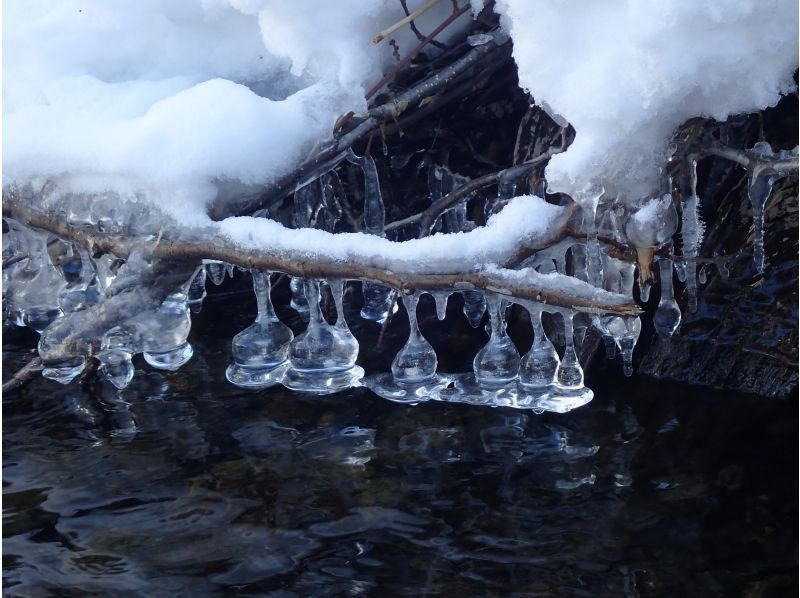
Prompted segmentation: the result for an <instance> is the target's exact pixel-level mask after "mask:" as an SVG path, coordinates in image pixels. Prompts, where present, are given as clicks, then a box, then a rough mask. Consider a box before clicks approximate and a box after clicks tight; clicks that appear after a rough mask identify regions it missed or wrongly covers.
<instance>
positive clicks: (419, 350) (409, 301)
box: [392, 291, 438, 384]
mask: <svg viewBox="0 0 800 598" xmlns="http://www.w3.org/2000/svg"><path fill="white" fill-rule="evenodd" d="M419 296H420V293H419V292H418V291H414V292H413V293H410V294H406V295H403V296H402V299H403V304H404V305H405V308H406V313H407V314H408V325H409V334H408V340H407V341H406V344H405V345H404V346H403V348H402V349H400V351H399V352H398V353H397V355H396V356H395V358H394V360H393V361H392V376H393V377H394V379H395V380H396V381H397V382H399V383H401V384H421V383H425V382H429V381H431V380H433V379H434V377H435V376H436V366H437V364H438V361H437V359H436V352H435V351H434V350H433V347H432V346H431V345H430V343H429V342H428V341H427V340H426V339H425V337H424V336H422V333H421V332H420V330H419V325H418V324H417V304H418V303H419Z"/></svg>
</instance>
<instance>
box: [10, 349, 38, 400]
mask: <svg viewBox="0 0 800 598" xmlns="http://www.w3.org/2000/svg"><path fill="white" fill-rule="evenodd" d="M42 369H43V366H42V360H41V359H39V358H38V357H34V358H33V359H31V360H30V361H29V362H28V363H27V364H26V365H25V366H24V367H23V368H21V369H20V370H19V371H18V372H17V373H15V374H14V375H13V376H11V378H10V379H9V380H8V382H5V383H3V394H6V393H9V392H14V391H15V390H19V389H20V388H22V387H23V386H25V385H26V384H27V383H28V382H30V381H31V380H33V379H34V378H35V377H36V376H38V375H39V372H41V371H42Z"/></svg>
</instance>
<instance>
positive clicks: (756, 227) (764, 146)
mask: <svg viewBox="0 0 800 598" xmlns="http://www.w3.org/2000/svg"><path fill="white" fill-rule="evenodd" d="M750 153H751V154H753V155H755V156H756V157H757V158H767V157H771V156H772V155H773V153H772V148H771V147H770V146H769V144H768V143H766V142H764V141H761V142H759V143H757V144H756V145H755V146H754V147H753V148H752V149H751V150H750ZM777 178H778V177H777V176H776V173H775V171H774V170H771V169H770V168H769V167H765V166H756V167H755V168H753V169H752V170H751V171H750V173H749V175H748V178H747V197H748V198H749V199H750V205H751V206H752V208H753V263H754V264H755V266H756V270H758V272H759V273H763V272H764V208H765V207H766V205H767V201H768V200H769V196H770V194H771V193H772V186H773V184H774V183H775V181H776V180H777Z"/></svg>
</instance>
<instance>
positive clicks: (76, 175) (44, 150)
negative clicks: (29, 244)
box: [3, 0, 469, 225]
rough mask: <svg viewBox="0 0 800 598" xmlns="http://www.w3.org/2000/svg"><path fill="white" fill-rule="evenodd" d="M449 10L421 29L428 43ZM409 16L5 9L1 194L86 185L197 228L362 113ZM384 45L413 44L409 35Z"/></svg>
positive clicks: (245, 1) (74, 0)
mask: <svg viewBox="0 0 800 598" xmlns="http://www.w3.org/2000/svg"><path fill="white" fill-rule="evenodd" d="M409 4H410V5H411V6H412V9H413V8H414V2H410V3H409ZM450 10H451V6H450V3H449V2H440V3H439V4H438V5H437V6H436V7H434V8H433V9H432V10H430V11H428V12H427V13H425V14H424V15H422V16H421V17H420V18H419V19H418V20H417V21H416V22H417V24H418V26H419V27H420V28H421V30H422V31H428V30H430V29H432V28H433V26H435V24H438V23H439V22H440V21H441V20H443V19H444V17H445V16H446V15H447V14H449V12H450ZM403 16H404V13H403V11H402V8H401V6H400V3H399V2H396V1H395V0H348V1H342V0H339V1H337V2H311V1H309V0H297V1H295V2H282V1H275V0H194V1H192V0H181V1H178V0H174V1H164V0H137V1H136V2H116V3H109V2H105V1H103V0H60V1H59V2H56V3H53V2H46V1H44V0H26V1H25V2H8V3H6V4H5V5H4V7H3V23H4V26H3V35H4V47H3V49H4V57H3V67H4V70H5V73H4V86H3V124H4V127H3V177H4V184H24V183H26V182H31V181H33V180H35V179H38V180H39V181H41V180H43V179H50V180H56V182H57V183H58V184H59V185H62V186H69V187H70V188H71V189H72V190H73V191H74V190H76V189H75V188H76V186H77V185H79V184H80V183H81V182H85V181H91V187H90V188H89V187H87V192H88V191H91V192H98V190H99V189H104V190H106V191H116V192H118V193H119V194H120V195H121V196H123V197H128V196H131V195H132V194H133V193H134V192H138V195H140V196H141V197H144V198H145V199H146V200H149V201H150V202H151V203H152V204H153V205H156V206H158V207H159V208H161V209H163V210H165V211H167V212H168V213H169V214H170V215H172V216H173V217H175V218H176V219H177V220H178V221H179V222H182V223H184V224H188V225H198V224H202V223H203V222H205V221H207V218H206V216H205V208H206V206H207V205H208V203H209V202H211V201H212V200H214V199H215V197H216V196H217V194H218V193H219V192H220V189H221V188H223V187H226V188H231V190H232V191H231V192H237V191H238V192H244V190H243V189H242V188H243V187H244V188H245V189H246V188H247V186H252V185H256V184H264V183H267V182H269V180H270V179H273V178H274V177H277V176H280V175H281V174H283V173H285V172H287V171H288V170H290V169H291V168H292V167H293V166H294V165H296V164H297V162H298V161H300V160H302V159H304V158H305V157H306V156H307V154H308V152H309V151H310V149H311V148H312V146H313V145H314V144H316V143H319V142H320V141H321V140H324V139H325V138H326V137H328V136H329V135H330V132H331V130H332V127H333V124H334V122H335V121H336V119H337V118H338V117H339V116H341V115H342V114H344V113H345V112H347V111H349V110H356V111H359V110H364V109H365V108H366V103H365V101H364V90H365V88H367V87H369V86H371V85H372V84H373V83H374V82H375V81H377V80H378V79H380V77H381V74H382V72H384V70H385V69H386V68H388V66H389V65H391V64H392V61H393V60H394V59H393V57H392V52H391V47H390V46H389V44H388V42H384V43H382V44H379V45H373V44H372V43H371V40H372V38H373V36H374V35H375V34H377V33H378V32H380V31H381V30H382V29H384V28H385V27H387V26H388V25H390V24H392V23H394V22H395V21H397V20H399V19H401V18H402V17H403ZM468 22H469V16H464V17H462V18H461V19H460V20H459V23H457V24H456V25H455V26H454V27H453V28H448V31H447V35H445V36H444V37H445V39H446V38H447V36H448V35H456V34H458V33H459V32H460V31H463V28H464V27H465V26H466V24H467V23H468ZM392 38H394V39H396V41H397V43H398V45H399V47H400V51H401V52H404V51H405V52H407V51H408V50H410V49H411V47H413V46H414V45H416V44H417V43H418V40H417V39H416V37H415V36H414V35H413V33H411V31H410V30H409V29H408V28H407V27H406V28H404V29H403V30H401V31H399V32H397V34H396V35H392Z"/></svg>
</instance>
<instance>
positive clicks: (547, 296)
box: [3, 193, 641, 315]
mask: <svg viewBox="0 0 800 598" xmlns="http://www.w3.org/2000/svg"><path fill="white" fill-rule="evenodd" d="M3 215H4V216H6V217H11V218H15V219H16V220H18V221H20V222H22V223H24V224H26V225H28V226H32V227H34V228H38V229H42V230H46V231H49V232H51V233H53V234H54V235H56V236H58V237H60V238H62V239H65V240H69V241H73V242H76V243H79V244H81V245H83V246H85V247H86V248H87V249H89V250H90V251H91V252H92V253H98V252H99V253H113V254H114V255H116V256H117V257H120V258H127V257H128V256H130V254H131V252H132V251H134V250H135V249H137V248H138V249H140V250H143V251H144V253H145V255H147V256H148V258H149V259H150V260H151V261H155V260H165V261H169V262H172V263H173V264H176V263H184V264H187V265H189V264H191V265H194V264H197V263H200V262H201V260H203V259H213V260H220V261H223V262H227V263H230V264H234V265H237V266H240V267H242V268H247V269H254V270H262V271H266V270H269V271H277V272H285V273H286V274H290V275H292V276H301V277H304V278H316V279H323V278H327V279H346V280H367V281H372V282H377V283H380V284H384V285H386V286H389V287H392V288H395V289H398V290H401V291H403V290H412V289H413V290H421V291H427V290H450V291H461V290H470V289H475V290H486V291H493V292H496V293H500V294H504V295H508V296H510V297H517V298H520V299H528V300H532V301H539V302H541V303H546V304H550V305H553V306H557V307H564V308H573V309H576V310H578V311H585V312H592V313H600V312H613V313H620V314H629V315H633V314H638V313H640V311H641V310H640V309H639V308H638V307H637V306H636V305H635V304H633V302H632V299H631V298H630V297H625V296H623V295H612V294H610V293H605V294H603V292H602V291H600V292H599V293H600V294H599V295H598V294H597V293H595V291H598V289H595V288H594V287H592V286H590V285H588V284H586V283H583V284H586V288H585V289H582V293H579V294H577V295H576V294H574V293H573V294H570V292H564V291H563V290H562V288H561V286H560V283H566V282H568V281H570V280H572V279H570V278H569V277H566V276H564V277H563V279H564V280H556V279H541V280H538V282H535V283H534V282H532V283H526V282H524V281H521V280H517V279H515V280H513V281H511V282H509V280H508V276H507V273H508V272H511V271H510V270H489V269H484V270H476V266H475V264H465V271H464V272H448V273H442V274H418V273H415V272H413V271H404V270H403V269H402V268H395V269H394V270H390V269H386V268H381V267H378V266H373V265H366V264H357V263H351V262H344V261H336V260H334V259H327V258H319V259H314V260H310V259H309V258H308V256H307V254H301V253H299V252H297V251H294V252H292V251H286V250H282V251H280V252H276V251H274V250H273V251H270V249H269V248H265V249H243V248H241V247H238V246H236V245H235V244H234V243H233V242H231V241H230V240H228V239H226V238H223V237H221V236H219V235H216V236H215V235H213V234H212V235H211V237H210V238H209V239H208V240H206V241H203V242H200V241H195V240H183V239H162V240H161V241H160V242H158V243H156V244H154V245H153V246H144V245H143V243H142V241H141V240H137V239H129V238H125V237H119V236H116V237H115V236H111V235H108V234H103V233H99V232H97V231H95V230H92V229H88V228H81V227H76V226H74V225H71V224H69V223H67V222H65V221H63V220H62V219H59V218H58V217H57V216H56V215H53V214H45V213H42V212H39V211H37V210H34V209H31V208H30V207H28V206H25V205H24V204H22V203H21V202H20V201H19V200H18V199H17V198H15V197H14V196H13V194H12V193H8V194H7V196H6V198H5V201H4V202H3ZM571 215H572V212H571V211H570V210H564V212H563V213H562V214H561V216H560V217H558V218H557V219H556V221H555V222H554V225H553V227H552V229H551V230H550V231H548V233H547V234H546V235H543V236H542V237H541V238H538V239H532V240H531V241H530V242H529V243H528V247H527V250H528V251H536V249H537V248H538V249H543V248H545V247H547V246H549V245H550V244H551V243H552V239H553V237H554V236H560V235H562V234H563V231H564V230H565V229H566V228H567V223H568V221H569V219H570V216H571ZM514 259H515V255H509V256H507V258H506V260H505V262H504V263H503V264H502V265H507V264H510V263H514ZM534 274H535V273H534ZM581 288H582V287H581ZM573 290H574V289H573Z"/></svg>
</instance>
